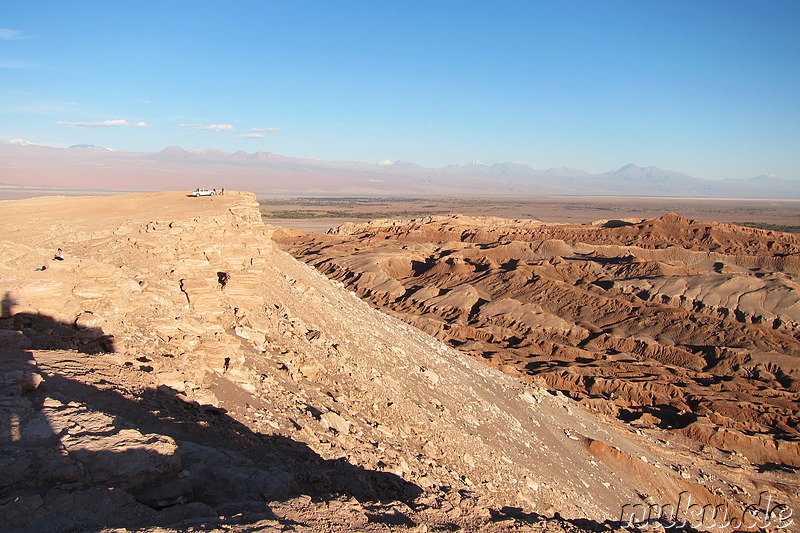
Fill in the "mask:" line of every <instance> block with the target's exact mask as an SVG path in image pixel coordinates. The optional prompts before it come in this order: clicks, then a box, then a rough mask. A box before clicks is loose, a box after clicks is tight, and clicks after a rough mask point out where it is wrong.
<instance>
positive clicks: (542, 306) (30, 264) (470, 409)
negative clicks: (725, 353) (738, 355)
mask: <svg viewBox="0 0 800 533" xmlns="http://www.w3.org/2000/svg"><path fill="white" fill-rule="evenodd" d="M0 228H2V241H0V247H1V248H2V249H0V252H1V253H0V274H2V285H0V291H2V296H3V305H2V317H0V335H2V339H3V346H2V351H1V352H0V361H2V366H0V384H1V385H0V465H2V468H0V520H2V529H3V530H4V531H26V532H30V531H53V530H74V529H79V530H80V529H100V528H115V527H127V528H137V529H141V528H146V527H152V528H154V529H153V530H154V531H155V530H158V531H163V530H164V529H166V530H171V529H184V530H185V529H186V528H189V527H195V526H197V527H200V526H202V527H207V528H213V527H214V524H223V525H224V527H225V528H227V529H229V530H233V531H236V530H240V531H244V530H252V529H253V528H254V527H257V528H258V529H259V530H260V531H284V530H286V529H287V528H294V529H296V530H301V531H305V530H311V529H313V530H354V529H359V530H361V531H386V530H387V529H390V530H391V529H397V530H407V529H409V528H417V530H419V531H425V530H452V529H454V528H464V529H467V530H473V531H544V530H547V531H551V530H556V531H560V530H575V529H576V528H581V527H585V528H588V529H591V528H595V527H601V526H603V525H604V524H606V525H611V526H614V521H615V520H616V519H618V518H619V513H620V509H621V508H622V507H623V506H625V505H630V504H632V503H636V504H641V503H642V502H648V501H655V502H658V503H662V502H663V504H665V505H666V504H667V503H671V504H673V505H674V504H675V502H676V501H677V500H678V499H679V497H680V494H681V493H684V492H686V491H691V493H692V494H696V501H697V502H702V503H703V504H708V505H714V506H723V507H726V508H727V506H730V507H731V508H738V509H741V508H743V507H744V506H745V505H747V504H748V503H752V502H751V501H750V500H752V499H753V498H752V497H753V495H757V493H758V491H756V489H757V488H758V489H759V490H761V488H763V486H764V485H763V483H762V484H761V485H755V484H754V482H753V481H752V480H751V479H750V478H748V477H747V476H744V475H743V476H741V477H740V478H736V479H733V478H731V477H725V476H722V475H721V474H719V473H718V471H716V470H715V469H714V463H713V462H709V461H707V460H706V459H705V458H700V457H698V458H694V459H691V460H688V461H687V459H686V457H685V456H678V455H672V454H671V453H672V452H670V451H669V450H668V449H665V448H663V447H662V445H661V443H660V442H659V441H658V439H657V438H654V437H652V436H648V435H638V434H636V433H634V432H631V431H630V430H629V429H628V428H626V427H625V426H624V425H622V424H618V423H616V422H613V421H612V422H609V423H604V422H600V421H598V420H597V418H596V417H594V416H593V415H591V414H589V413H586V412H584V411H583V410H582V409H580V408H578V406H577V404H575V402H574V401H572V400H570V399H568V398H566V397H564V396H563V395H552V394H549V393H547V392H546V390H545V389H543V388H540V387H538V386H535V385H533V384H530V383H525V382H523V381H520V380H519V379H517V378H515V377H511V376H508V375H505V374H503V373H501V372H498V371H496V370H494V369H492V368H489V367H487V366H486V365H483V364H480V363H478V362H475V361H473V360H472V359H470V358H468V357H465V356H464V355H463V354H462V353H460V352H457V351H455V350H452V349H451V348H448V347H447V346H446V345H444V344H442V343H441V342H439V341H437V340H436V339H434V338H433V337H430V336H428V335H427V334H425V333H423V332H421V331H419V330H418V329H415V328H414V327H411V326H409V325H408V324H405V323H404V322H402V321H400V320H397V319H395V318H393V317H390V316H387V315H385V314H382V313H380V312H377V311H375V310H374V309H372V308H371V307H370V306H369V305H367V304H366V303H364V302H363V301H361V300H360V299H358V298H357V297H356V296H355V295H353V294H352V293H351V292H349V291H347V290H345V289H344V288H343V287H342V286H341V284H340V283H338V282H332V281H330V280H328V279H327V278H325V277H324V276H322V275H321V274H319V273H317V272H315V271H314V270H313V269H311V268H310V267H308V266H307V265H304V264H302V263H300V262H298V261H296V260H294V259H293V258H291V257H290V256H289V255H288V254H285V253H283V252H281V251H280V250H278V249H277V248H276V246H275V245H274V243H273V242H272V241H271V240H270V231H269V230H268V229H267V228H265V227H264V226H263V225H262V224H261V221H260V217H259V214H258V209H257V204H256V202H255V199H254V197H253V196H252V195H249V194H244V193H232V192H228V193H226V194H225V195H224V196H218V197H212V198H188V197H186V195H185V194H181V193H159V194H142V195H129V196H121V197H112V198H48V199H36V200H30V201H22V202H3V203H2V205H0ZM512 245H513V246H517V247H522V248H524V247H527V246H529V244H527V243H512ZM414 246H415V247H416V246H417V245H416V244H414ZM422 246H423V247H422V248H415V251H414V253H416V254H417V255H415V256H413V257H418V259H414V260H413V261H412V262H411V263H407V262H405V261H404V260H402V259H399V260H395V259H391V258H390V259H391V260H390V261H389V262H388V263H387V265H388V266H387V267H386V268H387V269H388V273H387V271H386V270H384V269H382V268H378V269H377V270H375V271H374V272H372V274H370V273H369V272H366V273H365V274H356V275H364V276H366V277H365V278H364V279H365V280H366V279H368V277H369V276H374V277H373V278H371V279H372V280H373V281H374V282H375V283H378V284H379V285H380V286H381V287H385V289H381V291H384V290H385V291H396V289H397V285H396V284H400V285H402V279H398V277H397V276H399V273H401V272H404V273H406V276H407V277H408V276H410V277H415V276H424V275H426V274H425V273H426V272H431V271H434V270H437V269H439V270H442V271H444V272H447V273H449V277H447V278H446V279H452V283H451V284H448V283H444V282H443V283H442V284H441V286H439V287H438V288H434V289H433V290H431V289H428V290H427V292H426V291H425V290H423V289H424V285H425V284H420V286H419V287H418V288H417V289H416V290H415V291H414V292H415V293H419V294H418V295H417V296H418V300H419V302H421V305H422V304H424V305H426V306H428V310H427V311H426V312H425V314H423V315H421V318H420V320H421V321H422V322H420V326H421V327H423V328H426V327H427V328H428V329H431V330H433V331H434V332H435V333H437V334H439V333H440V332H439V329H438V328H439V326H438V324H441V323H443V321H447V322H448V324H450V323H452V333H451V334H452V335H461V336H462V337H464V336H466V335H470V336H473V337H475V339H476V340H475V341H472V342H489V341H490V340H491V339H492V338H502V339H503V340H504V342H510V341H511V338H512V336H515V335H519V336H518V337H517V338H518V339H519V340H518V341H514V342H515V344H516V345H521V344H523V343H524V336H523V335H522V334H523V332H525V331H527V329H526V328H528V329H533V328H535V327H536V325H537V324H539V323H547V324H548V326H547V327H548V328H549V330H548V331H552V333H551V335H552V337H551V340H550V341H548V342H552V347H553V351H555V352H558V350H561V349H564V350H566V349H567V346H568V345H569V344H570V343H572V344H581V343H583V347H577V346H576V347H573V348H572V349H575V350H582V352H581V353H583V352H586V353H592V352H591V349H590V348H589V345H590V343H594V344H592V346H594V345H596V346H598V347H600V348H598V350H606V349H605V348H602V347H603V346H605V345H606V344H608V345H609V346H611V345H613V346H614V347H613V348H609V349H608V350H606V351H610V350H617V349H619V350H620V353H623V352H622V348H625V349H627V350H630V353H631V354H635V356H636V359H637V361H638V360H642V361H644V362H647V361H651V360H652V361H656V358H661V359H665V360H670V361H672V360H680V361H683V359H686V360H687V361H688V363H686V364H687V366H690V365H691V364H695V365H696V366H697V365H700V364H701V363H699V362H698V361H697V360H696V354H695V352H694V351H692V350H689V349H687V348H686V347H684V346H679V345H678V344H676V345H675V346H673V347H671V348H670V349H669V350H667V349H664V350H662V351H659V349H658V348H657V346H658V344H657V343H655V342H649V341H648V340H647V339H645V338H644V336H643V335H642V336H640V338H637V339H634V340H632V341H631V340H626V341H625V342H632V344H630V346H629V345H627V344H625V345H624V346H623V345H621V344H613V343H618V342H622V341H621V340H615V339H617V338H618V337H619V335H616V336H615V335H614V334H612V333H605V332H604V329H603V326H602V325H595V326H593V328H594V329H592V328H590V327H589V326H588V325H580V324H577V323H573V322H574V321H573V320H571V319H570V320H567V319H565V318H564V316H569V315H568V314H567V315H564V314H563V313H561V314H559V313H554V312H553V310H552V309H550V308H549V306H548V302H546V301H544V300H541V301H531V302H520V301H518V303H517V304H515V303H513V302H511V301H509V302H503V301H502V300H501V299H499V298H496V297H495V296H494V292H493V291H495V290H496V289H494V288H493V286H492V285H491V284H481V283H477V282H474V283H469V284H464V283H456V281H457V277H456V276H457V275H463V274H465V273H467V272H471V271H474V270H475V268H474V265H475V264H478V265H483V266H481V267H480V268H484V267H485V268H484V271H485V272H487V273H492V272H495V271H496V270H497V269H499V272H501V274H500V275H501V277H500V278H496V279H494V281H493V282H492V283H496V284H499V283H501V282H502V281H503V279H502V278H503V277H505V278H506V279H505V283H506V284H507V285H508V286H509V287H511V289H509V290H516V289H514V288H517V289H521V288H523V287H525V285H526V284H527V281H524V282H523V280H524V279H527V280H529V279H530V278H531V275H532V274H533V270H531V272H530V273H529V274H525V268H532V267H531V266H528V267H525V265H522V264H520V263H521V261H523V260H522V259H520V258H518V257H517V255H518V251H517V250H512V249H510V248H509V249H507V250H506V251H505V252H504V253H503V254H505V255H503V254H498V255H496V256H494V257H495V258H494V259H490V260H489V262H486V261H487V260H486V259H483V258H482V257H483V255H485V254H477V252H476V254H477V255H476V257H477V258H476V259H472V258H471V257H468V256H463V257H462V256H461V255H460V253H461V252H460V251H459V250H460V248H459V247H460V246H461V244H460V243H456V244H455V245H450V244H448V245H446V246H447V247H450V248H448V250H451V252H449V253H448V254H446V256H444V257H442V260H441V261H439V260H430V259H429V257H430V255H429V254H428V253H427V252H426V248H424V246H428V245H427V244H424V245H422ZM558 246H561V247H565V246H571V245H569V244H561V245H558ZM586 246H589V245H586ZM56 248H63V250H64V253H65V259H64V260H63V261H58V260H53V259H52V257H53V251H54V250H55V249H56ZM582 250H583V252H582V253H589V251H587V250H585V249H584V248H582ZM447 256H452V257H449V259H450V260H451V261H450V260H448V257H447ZM478 256H480V257H478ZM505 256H508V257H505ZM491 261H496V262H497V265H498V266H497V267H495V266H493V263H491ZM564 262H565V264H563V265H559V263H558V262H554V263H553V264H552V265H551V266H549V267H546V268H551V269H553V270H554V271H560V270H563V271H564V272H569V271H570V270H569V262H568V261H567V260H564ZM367 264H369V261H367ZM512 265H513V266H514V268H512ZM42 267H45V268H42ZM597 268H600V269H602V268H604V267H603V265H602V264H598V265H597ZM456 272H462V273H463V274H456ZM520 272H522V273H523V275H521V276H520ZM381 273H382V274H381ZM526 276H527V277H526ZM401 277H402V276H401ZM392 280H395V281H394V282H392ZM548 283H551V284H552V286H553V288H554V289H557V290H564V291H568V290H569V287H570V283H569V278H565V279H564V280H558V279H553V280H551V281H548ZM470 285H471V286H470ZM592 287H596V288H594V289H593V288H592ZM607 290H609V289H602V288H601V287H600V286H599V285H597V284H593V283H591V282H588V283H587V284H586V287H585V288H584V289H583V291H584V293H585V294H586V295H587V298H594V299H605V300H608V301H610V302H615V303H614V304H613V305H614V308H615V309H616V311H615V313H617V315H616V316H619V317H623V316H625V314H626V313H630V311H631V308H632V307H633V306H639V307H642V308H644V307H647V305H648V304H647V303H637V302H636V301H635V300H634V299H633V298H634V297H627V296H626V297H619V298H610V297H609V296H608V295H606V294H605V293H604V292H603V291H607ZM420 291H421V292H420ZM434 291H435V294H434ZM453 291H457V292H453ZM451 293H452V294H451ZM381 294H384V292H381ZM385 294H389V292H385ZM619 294H627V293H624V292H622V291H619ZM456 296H458V297H456ZM509 298H511V296H509ZM626 298H627V299H626ZM511 299H513V298H511ZM605 300H604V301H605ZM465 302H466V303H465ZM489 304H493V305H489ZM564 307H565V308H566V309H574V312H575V313H581V311H580V304H579V303H576V304H566V303H565V304H564ZM483 308H486V309H487V313H491V314H487V316H488V317H489V318H491V317H492V316H494V317H496V318H494V319H493V320H494V322H493V323H489V322H487V323H486V325H484V324H483V323H473V322H472V318H471V317H472V316H473V315H475V314H476V311H477V310H480V309H483ZM509 310H510V311H509ZM507 311H508V312H507ZM676 312H678V311H676ZM681 312H683V311H681ZM593 313H600V311H599V310H595V311H593ZM445 315H446V316H447V318H445ZM581 316H582V323H583V322H585V323H586V324H588V323H590V322H591V323H593V324H597V322H598V320H597V318H595V316H594V315H590V314H586V316H584V315H581ZM542 318H545V320H543V321H542V320H540V319H542ZM715 320H722V319H719V318H715ZM425 321H427V322H425ZM448 327H450V326H448ZM618 327H623V326H618ZM628 327H632V326H628ZM782 327H783V326H782ZM459 328H460V329H459ZM590 330H591V331H590ZM778 331H783V330H778ZM515 332H516V333H515ZM587 332H588V333H587ZM744 333H745V331H744V330H742V332H741V335H743V336H744ZM484 335H486V337H485V338H482V336H484ZM733 335H736V333H733ZM784 335H785V336H786V338H787V339H791V336H790V335H789V334H788V333H784ZM479 337H480V340H478V339H479ZM453 338H455V337H453ZM470 338H471V337H470ZM552 339H558V340H559V342H555V341H553V340H552ZM562 339H563V340H562ZM765 339H766V340H764V341H763V342H768V341H769V342H772V341H771V340H770V339H771V337H770V338H767V337H766V336H765ZM788 342H789V341H788V340H787V343H788ZM604 343H605V344H604ZM560 346H563V348H561V347H560ZM625 357H633V355H631V356H627V355H626V356H625ZM648 358H651V359H648ZM625 364H628V363H625ZM648 364H649V363H648ZM659 364H662V363H659ZM770 368H771V367H770ZM772 370H775V369H772ZM765 371H770V370H769V369H765ZM775 371H776V370H775ZM697 372H700V371H699V370H698V371H697ZM773 374H774V372H773ZM775 375H776V379H777V374H775ZM781 379H783V378H781ZM717 411H718V412H719V413H720V414H721V415H722V414H723V413H724V412H723V410H722V409H717ZM725 416H728V415H725ZM687 427H699V426H687ZM730 431H737V430H736V428H732V429H731V430H730ZM709 441H710V440H709ZM776 476H777V474H776ZM776 480H778V477H775V478H770V479H769V480H768V481H770V482H774V483H773V485H770V486H769V490H771V491H774V492H775V495H776V498H782V499H784V500H786V498H787V497H788V496H787V494H786V493H785V491H782V490H781V489H780V487H779V486H778V484H777V481H776ZM643 487H647V489H646V490H645V489H643ZM734 487H736V488H737V490H738V491H739V492H740V494H738V495H737V494H736V493H735V492H736V491H735V490H733V488H734ZM648 499H649V500H648ZM648 505H649V504H648ZM556 513H559V515H556ZM559 516H560V517H563V518H559ZM569 520H572V521H573V522H569ZM245 523H249V524H255V525H253V526H246V527H245V526H242V525H241V524H245ZM198 524H200V525H198ZM617 525H618V524H617ZM237 528H238V529H237Z"/></svg>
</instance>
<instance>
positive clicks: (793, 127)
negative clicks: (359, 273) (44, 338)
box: [0, 0, 800, 178]
mask: <svg viewBox="0 0 800 533" xmlns="http://www.w3.org/2000/svg"><path fill="white" fill-rule="evenodd" d="M0 13H2V16H0V139H5V140H7V139H14V138H21V139H25V140H29V141H32V142H36V143H41V144H49V145H55V146H70V145H73V144H79V143H86V144H94V145H97V146H103V147H108V148H113V149H118V150H129V151H159V150H161V149H163V148H164V147H166V146H170V145H178V146H181V147H183V148H186V149H189V150H198V149H203V148H216V149H219V150H224V151H227V152H234V151H237V150H244V151H247V152H256V151H270V152H275V153H279V154H283V155H289V156H294V157H317V158H319V159H332V160H360V161H370V162H378V161H381V160H384V159H390V160H401V159H402V160H406V161H412V162H415V163H419V164H421V165H424V166H429V167H439V166H444V165H448V164H463V163H467V162H470V161H472V160H481V161H483V162H485V163H489V164H491V163H497V162H504V161H521V162H523V163H526V164H528V165H530V166H533V167H535V168H551V167H561V166H568V167H574V168H582V169H584V170H587V171H589V172H593V173H595V172H605V171H608V170H612V169H616V168H619V167H621V166H623V165H624V164H626V163H631V162H633V163H636V164H639V165H642V166H646V165H655V166H658V167H661V168H665V169H669V170H676V171H680V172H685V173H687V174H690V175H693V176H697V177H702V178H728V177H732V178H749V177H752V176H756V175H759V174H776V175H778V176H780V177H784V178H800V1H798V0H767V1H763V0H752V1H742V0H664V1H662V0H627V1H619V0H602V1H600V0H597V1H592V0H580V1H578V0H558V1H557V0H550V1H546V2H545V1H536V0H525V1H489V0H485V1H481V2H473V1H468V0H458V1H455V0H454V1H437V0H425V1H416V0H403V1H393V2H383V1H376V0H364V1H345V0H342V1H335V0H327V1H325V0H317V1H303V0H291V1H289V0H286V1H281V2H277V1H267V0H261V1H238V2H237V1H232V2H207V1H202V0H194V1H191V2H180V1H168V2H164V1H163V0H160V1H158V2H152V1H148V0H144V1H137V2H123V3H113V2H112V3H108V2H93V1H82V2H63V1H56V0H51V1H40V2H30V1H27V0H26V1H16V0H13V1H10V0H0Z"/></svg>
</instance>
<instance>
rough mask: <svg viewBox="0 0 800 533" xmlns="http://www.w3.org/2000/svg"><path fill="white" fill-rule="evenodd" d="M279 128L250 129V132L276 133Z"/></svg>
mask: <svg viewBox="0 0 800 533" xmlns="http://www.w3.org/2000/svg"><path fill="white" fill-rule="evenodd" d="M278 130H280V128H276V127H269V128H251V131H278Z"/></svg>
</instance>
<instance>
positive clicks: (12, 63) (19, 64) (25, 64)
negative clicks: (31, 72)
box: [0, 59, 37, 68]
mask: <svg viewBox="0 0 800 533" xmlns="http://www.w3.org/2000/svg"><path fill="white" fill-rule="evenodd" d="M36 66H37V65H36V63H32V62H30V61H20V60H19V59H0V68H34V67H36Z"/></svg>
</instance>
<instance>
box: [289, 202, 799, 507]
mask: <svg viewBox="0 0 800 533" xmlns="http://www.w3.org/2000/svg"><path fill="white" fill-rule="evenodd" d="M282 232H283V235H282V236H281V238H280V240H281V241H282V242H284V243H285V245H284V246H285V247H286V249H287V250H289V251H290V252H291V253H292V254H293V255H294V256H295V257H298V258H300V259H302V260H304V261H306V262H307V263H309V264H310V265H313V266H314V267H315V268H317V269H318V270H319V271H321V272H324V273H325V274H326V275H328V276H329V277H330V278H331V279H334V280H338V281H341V282H343V283H344V284H345V285H346V286H347V287H349V288H351V289H352V290H353V291H355V292H356V293H357V294H358V295H359V296H361V297H362V298H364V299H365V300H367V301H370V302H371V303H373V305H375V306H376V307H380V308H382V309H384V310H386V311H387V312H389V313H390V314H392V315H393V316H396V317H398V318H400V319H402V320H404V321H406V322H407V323H409V324H412V325H414V326H416V327H418V328H419V329H421V330H423V331H426V332H428V333H430V334H431V335H434V336H436V337H437V338H438V339H440V340H442V341H443V342H445V343H447V344H449V345H451V346H453V347H455V348H457V349H459V350H460V351H461V352H462V353H465V354H468V355H470V356H471V357H472V358H473V359H475V360H478V361H482V362H484V363H486V364H487V365H488V366H491V367H493V368H497V369H499V370H502V371H503V372H505V373H506V374H508V375H510V376H513V377H515V378H517V379H519V380H521V381H523V382H528V383H532V384H539V385H541V386H544V387H546V388H547V389H548V390H552V391H560V392H561V393H563V394H566V395H567V396H569V397H571V398H573V399H575V400H576V401H578V402H579V403H581V404H582V405H583V406H584V407H585V408H586V409H587V410H588V411H591V412H594V413H596V414H597V415H598V417H599V418H601V419H616V420H619V421H623V422H626V423H628V424H629V425H630V426H631V427H633V428H636V429H637V430H638V431H641V432H644V433H645V434H648V435H652V436H654V437H655V438H661V439H664V440H668V441H669V444H668V446H667V447H668V448H669V449H670V450H671V451H673V452H675V451H677V450H681V451H682V452H688V453H689V454H692V453H697V452H698V451H699V452H700V453H704V454H706V455H707V457H709V458H713V460H714V461H715V462H716V463H717V465H718V466H719V470H718V472H719V475H720V476H721V477H722V478H725V479H728V480H733V479H740V480H741V479H747V480H748V481H747V483H753V484H754V485H756V486H770V487H772V488H774V489H776V490H778V491H780V492H781V493H782V494H781V496H782V497H783V498H784V499H787V500H791V501H795V502H797V501H798V486H800V485H799V482H800V476H798V468H800V433H799V432H798V425H799V423H800V412H799V411H798V406H800V401H799V400H800V327H799V326H800V291H798V284H797V276H798V274H799V273H800V237H798V236H796V235H792V234H788V233H781V232H775V231H765V230H760V229H752V228H744V227H741V226H736V225H732V224H718V223H713V222H702V221H698V220H692V219H688V218H684V217H682V216H680V215H677V214H675V213H669V214H666V215H663V216H660V217H656V218H650V219H624V220H621V219H611V220H599V221H596V222H594V223H592V224H568V223H562V224H555V223H543V222H540V221H537V220H509V219H501V218H493V217H469V216H458V215H453V216H430V217H424V218H418V219H412V220H376V221H372V222H366V223H347V224H343V225H341V226H339V227H337V228H334V229H332V230H330V231H328V232H327V234H324V235H323V234H309V235H303V234H299V233H292V232H290V231H289V230H282ZM679 470H680V471H681V472H683V471H684V470H682V469H679ZM738 483H739V482H733V481H731V484H732V486H734V491H736V490H738V489H736V488H735V486H738V487H741V485H738Z"/></svg>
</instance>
